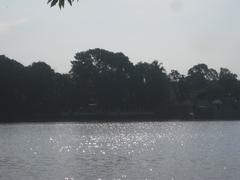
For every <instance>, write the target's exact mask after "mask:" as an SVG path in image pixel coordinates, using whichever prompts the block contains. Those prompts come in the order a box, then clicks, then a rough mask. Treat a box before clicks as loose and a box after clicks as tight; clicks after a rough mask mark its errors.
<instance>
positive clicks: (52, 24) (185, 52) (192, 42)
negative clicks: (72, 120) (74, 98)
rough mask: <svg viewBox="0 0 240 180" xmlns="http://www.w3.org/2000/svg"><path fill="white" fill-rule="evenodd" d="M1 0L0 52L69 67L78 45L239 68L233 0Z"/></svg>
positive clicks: (238, 14) (177, 64)
mask: <svg viewBox="0 0 240 180" xmlns="http://www.w3.org/2000/svg"><path fill="white" fill-rule="evenodd" d="M46 1H47V0H0V2H1V4H0V54H5V55H7V56H8V57H10V58H14V59H16V60H18V61H19V62H21V63H23V64H24V65H29V64H31V63H32V62H33V61H39V60H41V61H45V62H47V63H48V64H50V65H51V66H52V67H53V68H54V69H55V70H56V71H58V72H68V71H69V70H70V67H71V64H70V61H71V60H73V56H74V54H75V53H76V52H78V51H85V50H87V49H90V48H104V49H107V50H111V51H114V52H119V51H121V52H123V53H124V54H126V55H127V56H128V57H129V58H130V60H131V61H132V62H138V61H148V62H150V61H152V60H154V59H157V60H159V61H160V62H163V64H164V66H165V67H166V69H167V70H168V72H169V71H170V70H171V69H178V70H179V71H180V72H181V73H184V74H185V73H186V71H187V69H189V68H190V67H191V66H193V65H195V64H197V63H207V64H208V65H209V66H210V67H213V68H216V69H218V68H220V67H227V68H229V69H230V70H232V71H233V72H235V73H237V74H240V63H239V60H240V10H239V9H240V1H239V0H80V1H79V3H74V6H73V7H69V6H66V8H65V9H63V10H59V8H58V7H55V8H49V6H48V5H47V4H46Z"/></svg>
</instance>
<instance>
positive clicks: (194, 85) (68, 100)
mask: <svg viewBox="0 0 240 180" xmlns="http://www.w3.org/2000/svg"><path fill="white" fill-rule="evenodd" d="M71 63H72V68H71V70H70V72H69V73H68V74H60V73H56V72H54V70H53V69H52V68H51V67H50V66H49V65H47V64H46V63H44V62H35V63H33V64H32V65H30V66H27V67H25V66H23V65H21V64H20V63H18V62H16V61H15V60H11V59H9V58H7V57H6V56H3V55H2V56H0V84H1V88H0V118H1V117H2V116H6V117H9V116H13V117H22V116H23V117H25V116H29V115H37V114H38V115H39V114H40V115H42V114H47V115H50V114H62V113H64V114H70V115H73V114H76V113H81V112H149V111H150V112H155V113H157V114H158V116H159V117H165V118H166V117H168V118H171V117H172V118H186V117H188V115H189V113H194V114H195V117H198V118H214V117H215V118H239V117H240V109H239V107H240V82H239V80H238V79H237V75H236V74H234V73H232V72H230V70H228V69H226V68H221V69H220V72H219V73H218V72H217V71H216V70H214V69H211V68H208V66H207V65H206V64H198V65H195V66H193V67H192V68H190V69H189V71H188V75H187V76H184V75H182V74H180V73H179V72H178V71H177V70H172V71H171V73H170V74H168V75H167V73H166V70H165V69H164V67H163V65H162V64H161V63H159V62H158V61H153V62H152V63H147V62H139V63H137V64H136V65H134V64H132V63H131V62H130V61H129V58H128V57H127V56H125V55H124V54H123V53H114V52H110V51H107V50H104V49H90V50H88V51H84V52H79V53H76V55H75V58H74V60H73V61H72V62H71Z"/></svg>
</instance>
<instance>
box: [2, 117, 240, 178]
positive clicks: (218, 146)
mask: <svg viewBox="0 0 240 180" xmlns="http://www.w3.org/2000/svg"><path fill="white" fill-rule="evenodd" d="M239 137H240V122H238V121H220V122H212V121H211V122H179V121H176V122H125V123H35V124H27V123H23V124H2V125H0V179H1V180H14V179H16V180H82V179H83V180H118V179H119V180H120V179H121V180H124V179H133V180H141V179H142V180H159V179H163V180H190V179H192V180H195V179H196V180H198V179H199V180H202V179H206V180H208V179H211V180H214V179H216V180H226V179H228V180H236V179H239V177H240V171H239V167H240V142H239Z"/></svg>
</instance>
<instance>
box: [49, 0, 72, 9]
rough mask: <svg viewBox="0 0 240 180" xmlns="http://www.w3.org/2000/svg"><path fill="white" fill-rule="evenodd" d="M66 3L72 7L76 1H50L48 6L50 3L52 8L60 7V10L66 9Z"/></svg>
mask: <svg viewBox="0 0 240 180" xmlns="http://www.w3.org/2000/svg"><path fill="white" fill-rule="evenodd" d="M65 1H67V2H68V3H69V4H70V5H72V3H73V2H74V0H48V2H47V3H48V4H49V3H50V6H51V7H53V6H55V5H57V4H58V5H59V8H60V9H61V8H64V5H65Z"/></svg>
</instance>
